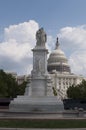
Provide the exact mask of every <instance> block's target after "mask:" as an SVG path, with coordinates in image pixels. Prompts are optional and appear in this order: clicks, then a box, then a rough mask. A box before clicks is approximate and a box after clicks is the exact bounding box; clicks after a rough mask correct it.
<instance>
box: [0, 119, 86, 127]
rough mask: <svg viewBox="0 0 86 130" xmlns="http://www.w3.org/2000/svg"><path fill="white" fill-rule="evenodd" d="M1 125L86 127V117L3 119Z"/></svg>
mask: <svg viewBox="0 0 86 130" xmlns="http://www.w3.org/2000/svg"><path fill="white" fill-rule="evenodd" d="M0 127H6V128H8V127H10V128H86V119H77V120H76V119H75V120H74V119H17V120H16V119H12V120H11V119H2V120H0Z"/></svg>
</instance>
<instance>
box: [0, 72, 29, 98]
mask: <svg viewBox="0 0 86 130" xmlns="http://www.w3.org/2000/svg"><path fill="white" fill-rule="evenodd" d="M26 83H27V82H23V83H22V84H21V85H18V83H17V81H16V79H15V78H14V77H13V76H12V75H11V74H6V73H5V72H4V71H3V70H0V97H2V98H4V97H7V98H15V97H16V96H17V95H22V94H24V91H25V87H26Z"/></svg>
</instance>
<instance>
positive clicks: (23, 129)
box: [0, 128, 86, 130]
mask: <svg viewBox="0 0 86 130" xmlns="http://www.w3.org/2000/svg"><path fill="white" fill-rule="evenodd" d="M0 130H86V128H71V129H69V128H67V129H66V128H65V129H46V128H43V129H41V128H0Z"/></svg>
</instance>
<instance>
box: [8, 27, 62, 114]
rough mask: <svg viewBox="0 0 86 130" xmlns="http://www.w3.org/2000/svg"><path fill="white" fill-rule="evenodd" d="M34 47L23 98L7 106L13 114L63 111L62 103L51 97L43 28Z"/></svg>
mask: <svg viewBox="0 0 86 130" xmlns="http://www.w3.org/2000/svg"><path fill="white" fill-rule="evenodd" d="M36 39H37V42H36V46H35V48H34V49H33V50H32V51H33V70H32V73H31V82H30V84H29V83H28V84H27V87H26V90H25V94H24V96H18V97H17V98H15V99H14V100H13V101H11V103H10V105H9V110H10V111H13V112H14V111H15V112H44V113H48V112H50V113H53V112H57V111H61V110H63V103H62V102H61V101H59V100H58V99H57V97H55V96H54V95H53V89H52V87H53V86H52V80H51V77H50V75H49V74H48V72H47V54H48V50H47V49H46V47H45V42H46V34H45V32H44V30H43V28H41V29H39V30H38V31H37V33H36Z"/></svg>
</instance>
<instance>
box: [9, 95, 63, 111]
mask: <svg viewBox="0 0 86 130" xmlns="http://www.w3.org/2000/svg"><path fill="white" fill-rule="evenodd" d="M10 108H11V109H10ZM63 109H64V108H63V104H62V102H61V101H59V100H58V99H57V97H55V96H53V97H52V96H51V97H50V96H47V97H46V96H45V97H29V96H18V97H17V98H15V99H14V100H13V101H11V104H10V107H9V110H10V111H13V112H30V113H56V112H58V111H62V110H63Z"/></svg>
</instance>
